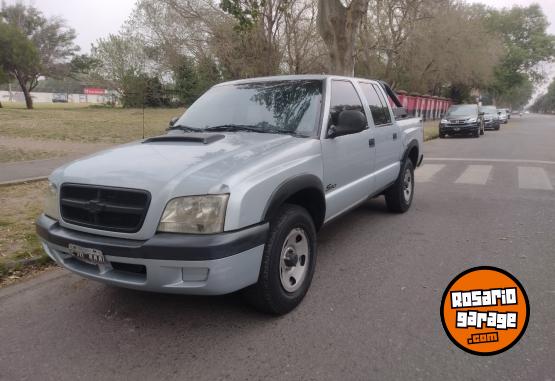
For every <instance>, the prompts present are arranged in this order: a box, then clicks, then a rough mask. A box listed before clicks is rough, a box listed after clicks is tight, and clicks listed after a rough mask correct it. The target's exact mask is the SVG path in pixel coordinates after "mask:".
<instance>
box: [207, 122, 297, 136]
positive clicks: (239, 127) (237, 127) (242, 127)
mask: <svg viewBox="0 0 555 381" xmlns="http://www.w3.org/2000/svg"><path fill="white" fill-rule="evenodd" d="M203 131H248V132H258V133H262V134H287V135H293V136H303V135H298V134H297V133H296V132H295V131H285V130H280V129H279V128H277V127H274V126H271V127H270V128H268V127H262V126H260V127H257V126H256V125H249V124H222V125H221V126H212V127H206V128H204V129H203Z"/></svg>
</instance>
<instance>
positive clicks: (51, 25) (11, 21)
mask: <svg viewBox="0 0 555 381" xmlns="http://www.w3.org/2000/svg"><path fill="white" fill-rule="evenodd" d="M0 22H2V23H3V24H5V25H8V27H7V28H8V29H7V33H10V34H9V36H8V35H6V36H5V38H7V39H8V40H13V41H12V44H13V45H14V46H12V49H16V50H15V51H12V53H11V54H10V56H11V57H9V58H6V60H10V62H11V63H10V65H11V69H9V70H8V73H9V74H10V75H12V76H13V77H15V78H16V79H17V82H18V83H19V85H20V87H21V90H22V92H23V94H24V96H25V102H26V104H27V108H33V99H32V98H31V94H30V92H31V91H32V90H33V89H34V88H35V87H36V86H37V84H38V79H39V77H41V76H47V77H63V76H65V75H68V71H69V70H70V67H69V65H68V61H69V60H70V59H71V57H72V56H73V55H74V53H75V52H76V51H78V50H79V48H78V47H77V46H76V45H75V44H74V42H73V41H74V39H75V31H74V30H73V29H71V28H69V27H67V26H66V24H65V22H64V20H62V19H60V18H50V19H48V18H46V17H44V16H43V15H42V13H41V12H40V11H39V10H38V9H37V8H35V7H33V6H25V5H24V4H22V3H16V4H14V5H6V4H5V3H3V5H2V9H1V11H0ZM5 52H7V51H5Z"/></svg>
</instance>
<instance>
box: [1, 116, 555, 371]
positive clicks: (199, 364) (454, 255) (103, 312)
mask: <svg viewBox="0 0 555 381" xmlns="http://www.w3.org/2000/svg"><path fill="white" fill-rule="evenodd" d="M554 148H555V117H547V116H535V115H525V116H524V117H522V118H519V117H518V116H516V117H513V119H512V120H511V122H510V123H509V124H508V125H506V126H503V127H502V129H501V131H492V132H489V131H488V132H486V135H485V136H483V137H481V138H480V139H474V138H456V139H443V140H435V141H432V142H429V143H426V156H427V159H426V161H425V163H424V166H423V167H422V168H420V169H418V172H417V187H416V195H415V199H414V204H413V207H412V209H411V210H410V211H409V212H408V213H406V214H404V215H392V214H388V213H387V212H386V211H385V208H384V203H383V200H382V199H380V198H378V199H374V200H371V201H369V202H367V203H366V204H365V205H363V206H362V207H360V208H358V209H356V210H355V211H353V212H352V213H350V214H348V215H346V216H344V217H342V218H340V219H339V220H337V221H335V222H334V223H332V224H330V225H328V226H327V227H325V228H324V229H323V230H322V231H321V233H320V234H319V239H320V242H319V254H318V255H319V257H318V265H317V270H316V275H315V278H314V280H313V283H312V287H311V289H310V291H309V293H308V295H307V297H306V299H305V300H304V302H303V303H302V304H301V306H300V307H299V308H297V309H296V310H295V311H293V312H292V313H290V314H289V315H287V316H284V317H279V318H275V317H268V316H264V315H260V314H258V313H256V312H254V311H252V310H251V309H249V308H248V307H246V306H245V305H243V304H242V302H241V299H240V297H239V296H237V295H232V296H225V297H189V296H172V295H157V294H148V293H141V292H136V291H129V290H124V289H118V288H114V287H108V286H104V285H100V284H97V283H94V282H91V281H88V280H84V279H81V278H79V277H77V276H74V275H70V274H69V273H67V272H66V271H64V270H55V271H50V272H48V273H46V274H43V275H41V276H39V277H37V278H36V279H33V280H31V281H27V282H24V283H20V284H17V285H15V286H10V287H7V288H4V289H2V290H0V379H3V380H17V379H40V380H60V379H68V380H74V379H122V378H125V379H142V380H152V379H168V380H171V379H180V380H215V379H234V380H243V379H264V380H267V379H283V380H339V379H341V380H362V379H379V380H400V379H410V380H413V379H414V380H416V379H422V380H430V379H433V380H443V379H461V380H463V379H464V380H468V379H475V380H478V379H479V380H485V379H525V380H550V379H553V377H554V375H555V354H554V352H555V342H554V339H555V320H554V319H553V317H554V316H555V275H554V274H555V259H554V256H555V228H554V226H555V225H554V219H555V190H553V189H552V188H553V187H554V186H555V149H554ZM538 168H539V169H538ZM479 265H493V266H497V267H500V268H503V269H505V270H507V271H509V272H511V273H512V274H513V275H515V276H516V277H517V278H518V279H519V280H520V281H521V283H522V284H523V286H524V287H525V289H526V291H527V293H528V295H529V298H530V305H531V317H530V323H529V325H528V330H527V332H526V334H525V335H524V337H523V338H522V339H521V340H520V342H519V343H518V344H516V345H515V346H514V347H513V348H512V349H510V350H509V351H507V352H504V353H502V354H499V355H496V356H489V357H481V356H473V355H470V354H467V353H465V352H463V351H462V350H460V349H458V348H457V347H455V346H454V345H453V344H452V343H451V341H449V339H448V338H447V336H446V335H445V333H444V332H443V328H442V326H441V321H440V316H439V309H440V302H441V296H442V292H443V290H444V288H445V287H446V286H447V284H448V283H449V282H450V280H451V279H452V278H453V277H454V276H456V275H457V274H458V273H460V272H462V271H463V270H466V269H468V268H470V267H474V266H479Z"/></svg>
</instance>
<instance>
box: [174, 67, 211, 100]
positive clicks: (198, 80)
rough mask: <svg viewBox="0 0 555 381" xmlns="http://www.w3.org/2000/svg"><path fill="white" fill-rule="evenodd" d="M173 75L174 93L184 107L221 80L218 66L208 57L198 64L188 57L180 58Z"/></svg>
mask: <svg viewBox="0 0 555 381" xmlns="http://www.w3.org/2000/svg"><path fill="white" fill-rule="evenodd" d="M174 73H175V74H174V76H175V78H174V80H175V91H176V93H177V96H178V97H179V99H180V101H181V102H182V103H183V104H184V105H186V106H190V105H191V104H192V103H193V102H194V101H195V100H196V99H197V98H198V97H199V96H200V95H202V93H204V92H205V91H206V90H208V89H209V88H210V87H212V86H213V85H214V84H216V83H218V82H219V81H220V80H221V78H220V73H219V70H218V66H217V64H216V62H215V61H214V60H213V59H211V58H210V57H202V58H201V59H200V60H199V62H198V63H196V62H194V61H193V59H191V58H189V57H182V59H181V63H180V65H179V66H178V67H177V68H176V69H175V70H174Z"/></svg>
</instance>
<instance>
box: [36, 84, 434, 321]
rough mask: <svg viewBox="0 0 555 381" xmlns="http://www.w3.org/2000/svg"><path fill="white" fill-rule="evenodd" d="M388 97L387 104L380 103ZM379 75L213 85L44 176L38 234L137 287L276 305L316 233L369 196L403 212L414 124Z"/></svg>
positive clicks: (292, 284)
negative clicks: (143, 128)
mask: <svg viewBox="0 0 555 381" xmlns="http://www.w3.org/2000/svg"><path fill="white" fill-rule="evenodd" d="M390 104H392V105H396V106H399V107H391V106H390ZM400 106H401V105H400V103H399V101H398V100H397V98H396V96H395V94H394V93H393V91H391V89H390V88H389V87H388V86H387V85H386V84H384V83H382V82H379V81H372V80H367V79H359V78H346V77H337V76H327V75H303V76H279V77H267V78H255V79H248V80H240V81H233V82H226V83H222V84H219V85H216V86H214V87H212V88H211V89H210V90H208V91H207V92H206V93H205V94H204V95H203V96H201V97H200V98H199V99H198V100H197V101H196V102H195V103H194V104H193V105H192V106H191V107H190V108H189V109H188V110H187V111H186V112H185V113H184V114H183V116H181V117H180V118H179V119H176V120H172V122H171V123H170V124H171V127H170V128H169V131H168V133H167V134H166V135H162V136H158V137H153V138H148V139H144V140H141V141H137V142H134V143H130V144H126V145H122V146H119V147H116V148H112V149H108V150H106V151H103V152H100V153H97V154H95V155H92V156H89V157H86V158H83V159H80V160H77V161H74V162H72V163H69V164H67V165H65V166H63V167H61V168H58V169H56V170H55V171H54V172H53V173H52V175H51V176H50V178H49V181H50V184H49V190H48V194H47V199H46V206H45V211H44V214H42V215H41V216H40V217H39V218H38V221H37V232H38V235H39V236H40V239H41V241H42V243H43V246H44V250H45V251H46V252H47V253H48V255H49V256H50V257H51V258H52V259H53V260H54V261H56V262H57V263H58V264H59V265H61V266H63V267H65V268H67V269H69V270H70V271H72V272H74V273H77V274H79V275H81V276H84V277H87V278H90V279H94V280H97V281H101V282H104V283H108V284H112V285H116V286H122V287H128V288H134V289H139V290H148V291H157V292H167V293H182V294H205V295H207V294H212V295H214V294H226V293H230V292H234V291H237V290H242V289H244V294H245V296H246V298H247V300H249V301H250V302H251V303H252V304H253V305H254V306H255V307H257V308H259V309H261V310H263V311H267V312H270V313H274V314H283V313H286V312H288V311H290V310H291V309H293V308H294V307H295V306H297V305H298V304H299V303H300V301H301V300H302V299H303V297H304V295H305V294H306V292H307V290H308V288H309V286H310V282H311V279H312V276H313V274H314V269H315V265H316V234H317V231H318V230H319V229H320V228H321V227H322V226H323V225H324V224H326V223H328V222H329V221H331V220H333V219H334V218H335V217H337V216H339V215H341V214H342V213H345V212H347V211H348V210H350V209H352V208H354V207H356V206H357V205H359V204H360V203H362V202H364V201H365V200H367V199H368V198H369V197H374V196H379V195H382V194H383V195H385V200H386V203H387V207H388V208H389V209H390V210H391V211H393V212H397V213H402V212H405V211H406V210H408V209H409V207H410V205H411V202H412V199H413V194H414V168H415V167H416V166H418V165H419V164H420V162H421V161H422V142H423V129H422V122H421V120H420V119H418V118H406V115H404V114H406V113H405V112H404V109H403V108H401V107H400Z"/></svg>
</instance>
